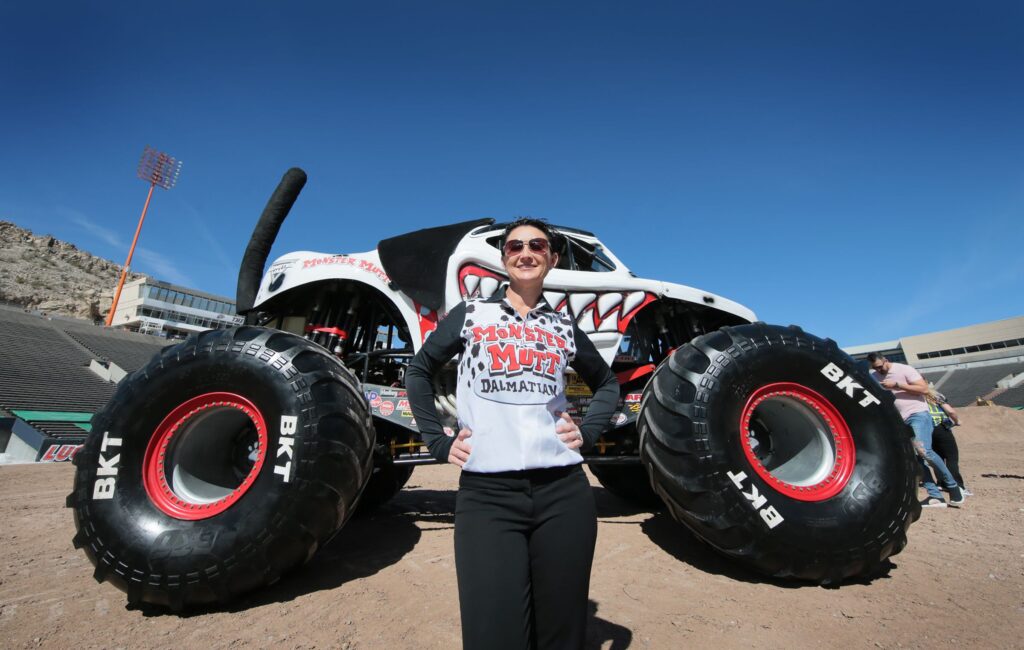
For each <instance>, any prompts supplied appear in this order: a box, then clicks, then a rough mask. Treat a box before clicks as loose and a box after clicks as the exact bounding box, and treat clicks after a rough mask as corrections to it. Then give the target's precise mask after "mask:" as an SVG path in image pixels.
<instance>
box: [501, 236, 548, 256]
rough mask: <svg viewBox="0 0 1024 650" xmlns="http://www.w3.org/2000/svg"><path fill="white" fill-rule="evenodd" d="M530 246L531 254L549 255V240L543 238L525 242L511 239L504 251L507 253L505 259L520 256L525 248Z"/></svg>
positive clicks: (506, 243)
mask: <svg viewBox="0 0 1024 650" xmlns="http://www.w3.org/2000/svg"><path fill="white" fill-rule="evenodd" d="M524 246H529V247H530V252H531V253H541V254H543V253H547V252H548V240H546V239H544V238H543V237H537V238H536V239H531V240H530V241H523V240H522V239H510V240H508V241H507V242H505V247H504V248H503V249H502V250H504V251H505V257H508V256H510V255H518V254H519V253H522V252H523V247H524Z"/></svg>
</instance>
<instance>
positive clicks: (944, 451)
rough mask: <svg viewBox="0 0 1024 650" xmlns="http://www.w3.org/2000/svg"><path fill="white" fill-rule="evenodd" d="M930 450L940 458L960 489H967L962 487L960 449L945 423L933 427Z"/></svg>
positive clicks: (951, 431)
mask: <svg viewBox="0 0 1024 650" xmlns="http://www.w3.org/2000/svg"><path fill="white" fill-rule="evenodd" d="M932 449H934V450H935V453H936V454H938V455H939V456H941V457H942V460H943V461H944V462H945V463H946V467H948V468H949V472H950V474H952V475H953V478H954V479H956V482H957V483H959V484H960V487H967V486H966V485H964V477H963V476H961V475H960V448H959V447H957V445H956V438H955V437H954V436H953V430H952V429H950V428H949V425H947V424H946V423H945V422H943V423H942V424H940V425H938V426H937V427H935V431H933V432H932Z"/></svg>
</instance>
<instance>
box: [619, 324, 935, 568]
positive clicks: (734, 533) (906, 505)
mask: <svg viewBox="0 0 1024 650" xmlns="http://www.w3.org/2000/svg"><path fill="white" fill-rule="evenodd" d="M741 418H742V419H743V424H741ZM639 431H640V454H641V459H642V460H643V461H644V463H645V464H646V465H647V467H648V470H649V471H650V473H651V478H652V483H653V486H654V489H655V491H656V492H657V493H658V494H659V495H660V496H661V498H662V500H663V501H665V503H666V504H667V506H668V508H669V511H670V512H671V513H672V515H673V517H674V518H675V519H677V520H678V521H680V522H682V523H684V524H686V525H687V526H688V527H689V528H690V529H691V530H692V531H693V532H694V533H695V534H696V535H697V536H698V537H700V538H702V539H704V540H705V541H707V542H708V543H710V544H711V545H712V546H713V547H714V548H715V549H717V550H718V551H719V552H721V553H723V554H725V555H726V556H728V557H730V558H735V559H736V560H738V561H740V562H742V563H744V564H746V565H747V566H749V567H751V568H753V569H755V570H757V571H759V572H762V573H766V574H768V575H771V576H775V577H792V578H797V579H803V580H809V581H814V582H818V583H822V584H826V583H833V582H838V581H840V580H843V579H846V578H851V577H870V576H871V575H874V573H875V572H876V571H877V569H878V568H879V566H880V564H881V563H882V562H883V561H884V560H885V559H886V558H888V557H889V556H891V555H894V554H896V553H898V552H899V551H900V550H901V549H902V548H903V547H904V546H905V545H906V541H907V536H906V531H907V528H908V527H909V526H910V524H911V523H912V522H914V521H916V520H917V518H918V517H919V516H920V513H921V506H920V504H919V503H918V502H917V464H916V461H915V457H914V452H913V450H912V448H911V443H910V432H909V429H908V428H907V427H905V426H904V424H903V422H902V421H901V420H900V418H899V415H898V413H897V411H896V409H895V407H894V406H893V398H892V395H891V393H889V392H888V391H886V390H883V389H882V388H881V387H879V386H878V385H877V384H876V383H875V382H874V381H873V380H872V379H871V378H870V377H869V376H868V375H867V374H866V372H865V371H864V370H863V369H861V368H859V367H858V366H857V365H856V364H855V362H854V361H853V360H852V359H851V358H850V357H849V356H847V355H846V354H845V353H843V352H842V351H841V350H840V349H839V348H838V346H836V344H835V343H834V342H833V341H830V340H822V339H819V338H817V337H814V336H811V335H808V334H806V333H804V332H803V331H802V330H800V329H799V328H797V327H789V328H784V327H778V326H771V325H765V324H763V323H755V324H751V325H743V326H739V327H726V328H723V329H721V330H719V331H717V332H713V333H711V334H707V335H704V336H701V337H698V338H696V339H694V340H693V341H692V342H691V343H690V344H688V345H685V346H683V347H682V348H680V349H679V350H677V351H676V352H675V353H673V354H672V355H671V356H670V357H669V358H668V359H667V360H666V361H665V362H663V363H662V364H661V365H660V366H659V367H658V369H657V371H656V372H655V375H654V377H653V378H652V380H651V382H650V383H649V384H648V386H647V388H646V389H645V391H644V395H643V398H642V406H641V411H640V419H639ZM741 431H744V435H742V436H741ZM748 432H749V434H748ZM851 452H852V453H851Z"/></svg>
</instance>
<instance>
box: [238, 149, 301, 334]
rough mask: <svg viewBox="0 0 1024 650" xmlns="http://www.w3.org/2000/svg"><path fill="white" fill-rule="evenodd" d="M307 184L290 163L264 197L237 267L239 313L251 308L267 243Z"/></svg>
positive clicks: (271, 241) (270, 240)
mask: <svg viewBox="0 0 1024 650" xmlns="http://www.w3.org/2000/svg"><path fill="white" fill-rule="evenodd" d="M305 185H306V172H304V171H302V170H301V169H299V168H298V167H292V168H291V169H289V170H288V171H287V172H285V174H284V176H283V177H281V182H280V183H279V184H278V186H277V189H276V190H274V193H273V194H272V195H271V196H270V200H269V201H267V206H266V207H265V208H263V214H262V215H260V220H259V221H258V222H256V228H255V229H254V230H253V231H252V237H250V238H249V245H248V246H246V247H245V255H244V256H243V257H242V265H241V266H240V267H239V269H238V288H237V289H236V291H235V308H236V310H237V311H238V313H239V314H245V313H246V312H248V311H249V310H250V309H252V306H253V303H254V302H255V301H256V292H257V291H258V290H259V287H260V279H261V278H262V277H263V267H264V265H266V263H267V256H268V255H270V247H271V246H273V245H274V240H275V239H277V232H278V231H279V230H280V229H281V224H282V223H284V219H285V217H287V216H288V211H289V210H291V209H292V205H293V204H294V203H295V199H297V198H298V197H299V192H301V191H302V188H303V187H304V186H305Z"/></svg>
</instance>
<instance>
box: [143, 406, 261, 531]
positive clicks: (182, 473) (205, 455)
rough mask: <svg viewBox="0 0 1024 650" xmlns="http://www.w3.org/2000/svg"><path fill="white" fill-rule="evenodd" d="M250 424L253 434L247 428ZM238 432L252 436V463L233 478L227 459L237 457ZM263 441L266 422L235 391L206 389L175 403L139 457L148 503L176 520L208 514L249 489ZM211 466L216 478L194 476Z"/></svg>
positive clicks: (258, 467)
mask: <svg viewBox="0 0 1024 650" xmlns="http://www.w3.org/2000/svg"><path fill="white" fill-rule="evenodd" d="M250 424H251V427H252V429H253V430H254V432H251V431H249V429H248V428H247V427H248V426H249V425H250ZM243 431H245V432H246V434H247V435H246V438H247V439H250V440H252V438H253V437H254V440H252V442H251V444H250V448H249V454H248V459H249V460H251V461H252V465H251V467H249V468H248V472H247V473H246V474H245V475H244V476H243V477H241V478H240V479H239V478H238V477H237V476H236V477H235V478H234V479H232V478H231V477H228V476H225V475H226V474H227V473H228V470H229V469H231V468H230V463H229V462H228V461H227V459H228V458H229V457H237V454H238V453H239V451H240V450H239V448H238V445H239V433H240V432H243ZM267 445H268V440H267V426H266V423H265V421H264V419H263V415H262V414H261V413H260V411H259V409H257V408H256V406H255V405H254V404H253V403H252V402H250V401H249V400H247V399H246V398H244V397H242V396H241V395H236V394H234V393H205V394H203V395H199V396H197V397H193V398H192V399H190V400H188V401H187V402H184V403H183V404H180V405H179V406H177V407H176V408H175V409H174V410H172V411H171V412H170V413H169V414H167V417H165V418H164V419H163V421H161V422H160V424H159V426H157V428H156V432H155V433H154V434H153V437H152V438H151V439H150V441H149V445H147V447H146V455H145V457H144V459H143V466H142V482H143V486H144V487H145V489H146V494H148V495H149V499H150V501H152V503H153V505H154V506H156V507H157V509H159V510H160V511H161V512H163V513H165V514H167V515H170V516H171V517H174V518H175V519H184V520H188V521H195V520H198V519H206V518H209V517H213V516H215V515H218V514H220V513H222V512H224V511H225V510H227V509H228V508H230V507H231V506H233V505H234V504H235V503H237V502H238V500H239V499H241V498H242V497H243V496H244V495H245V493H246V492H247V491H248V490H249V488H250V487H252V484H253V483H254V482H255V481H256V478H257V477H258V476H259V473H260V470H261V469H262V468H263V463H264V460H265V459H266V450H267ZM225 463H227V465H228V467H224V464H225ZM196 470H200V471H196ZM203 470H205V471H203ZM211 470H213V471H214V472H216V473H218V474H219V475H220V480H219V481H214V482H209V481H208V480H205V478H197V476H202V477H207V476H208V475H209V474H210V473H211ZM234 473H235V474H237V473H238V471H237V468H235V469H234Z"/></svg>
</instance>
